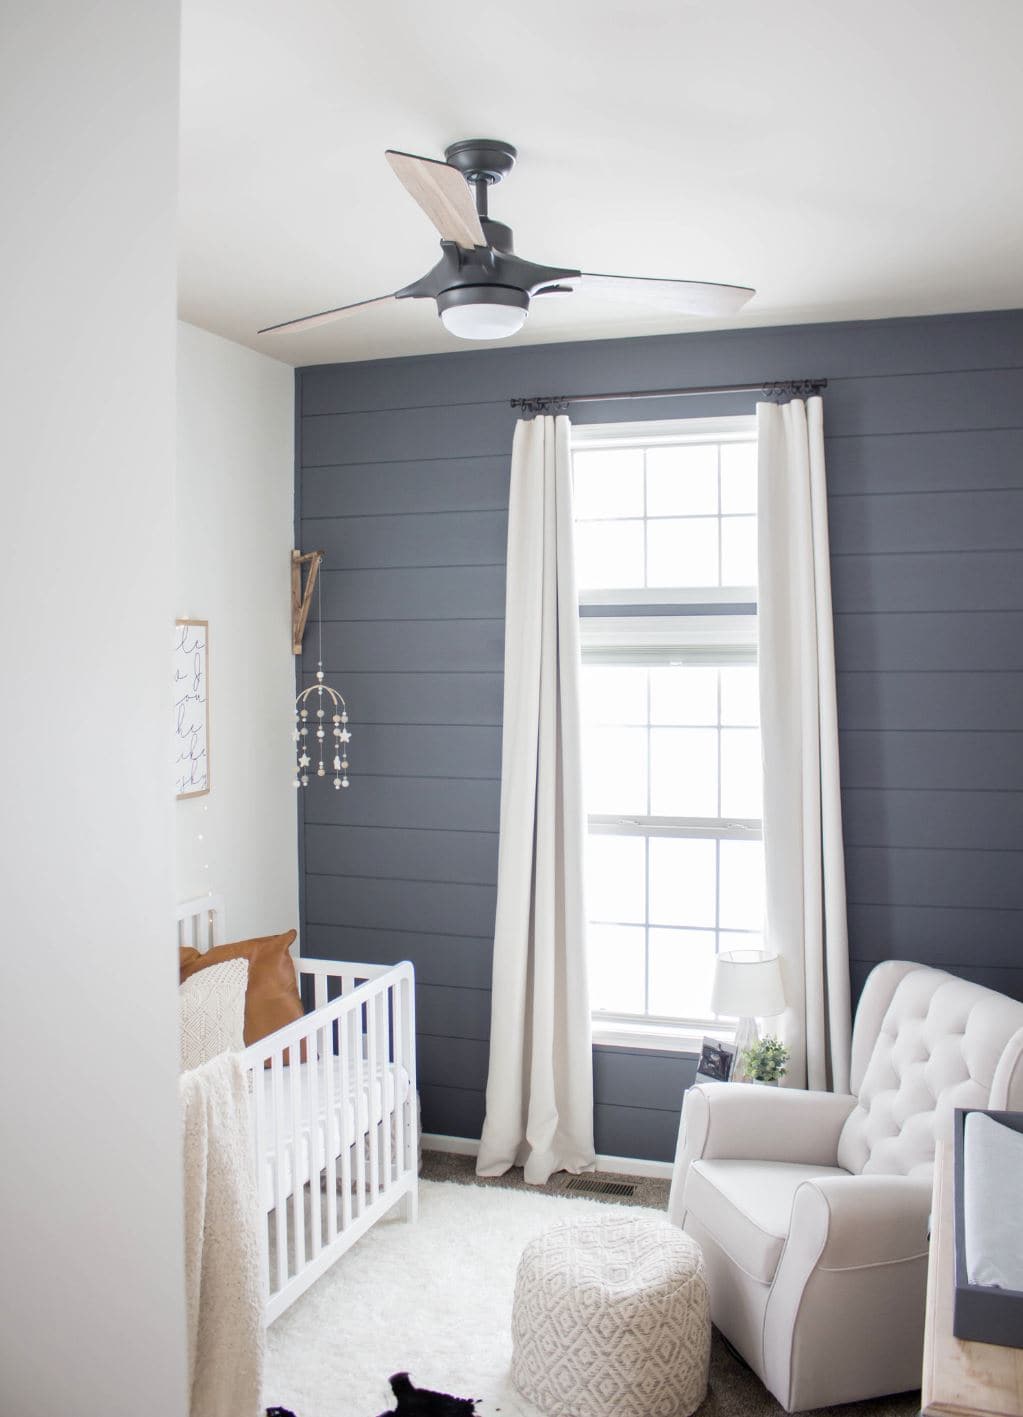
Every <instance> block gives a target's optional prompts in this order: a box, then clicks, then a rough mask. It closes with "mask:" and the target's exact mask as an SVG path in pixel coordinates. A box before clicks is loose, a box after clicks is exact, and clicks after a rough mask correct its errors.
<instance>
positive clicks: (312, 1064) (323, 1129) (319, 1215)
mask: <svg viewBox="0 0 1023 1417" xmlns="http://www.w3.org/2000/svg"><path fill="white" fill-rule="evenodd" d="M318 1043H319V1031H318V1030H317V1031H315V1032H313V1033H312V1034H310V1036H309V1042H308V1045H307V1047H308V1051H307V1054H306V1056H307V1058H308V1062H307V1063H306V1069H305V1070H306V1076H307V1077H308V1080H309V1089H308V1092H307V1094H306V1102H307V1110H306V1126H307V1128H308V1132H309V1245H310V1248H311V1251H312V1258H313V1259H316V1257H317V1255H318V1254H319V1253H320V1248H321V1246H322V1243H323V1241H322V1235H323V1224H322V1221H323V1205H322V1203H321V1201H320V1182H321V1179H322V1172H323V1149H324V1147H325V1146H328V1145H329V1139H330V1118H329V1116H328V1114H327V1113H326V1112H324V1113H323V1114H322V1115H323V1121H322V1122H321V1121H320V1116H321V1113H320V1066H321V1064H320V1062H319V1059H320V1058H322V1057H323V1055H322V1053H320V1051H319V1048H318V1046H317V1045H318ZM323 1066H324V1067H326V1062H324V1063H323Z"/></svg>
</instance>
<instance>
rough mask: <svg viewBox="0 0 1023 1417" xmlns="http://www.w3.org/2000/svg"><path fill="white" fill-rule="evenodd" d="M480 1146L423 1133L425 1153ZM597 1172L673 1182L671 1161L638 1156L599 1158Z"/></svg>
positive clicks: (472, 1152)
mask: <svg viewBox="0 0 1023 1417" xmlns="http://www.w3.org/2000/svg"><path fill="white" fill-rule="evenodd" d="M479 1149H480V1144H479V1142H478V1141H476V1140H474V1139H473V1138H472V1137H448V1136H444V1135H443V1133H441V1132H424V1133H423V1150H424V1151H447V1152H451V1153H452V1154H453V1155H455V1156H476V1155H478V1154H479ZM595 1169H596V1170H597V1171H617V1172H619V1173H620V1174H622V1175H625V1176H649V1177H652V1178H653V1179H654V1180H658V1181H670V1180H671V1162H670V1161H644V1160H642V1159H641V1158H640V1157H636V1156H598V1157H597V1165H596V1167H595Z"/></svg>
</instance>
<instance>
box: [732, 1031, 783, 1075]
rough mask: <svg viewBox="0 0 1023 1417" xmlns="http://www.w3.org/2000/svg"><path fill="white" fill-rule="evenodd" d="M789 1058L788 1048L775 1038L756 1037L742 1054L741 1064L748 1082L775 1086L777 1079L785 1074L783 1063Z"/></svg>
mask: <svg viewBox="0 0 1023 1417" xmlns="http://www.w3.org/2000/svg"><path fill="white" fill-rule="evenodd" d="M788 1060H789V1050H788V1049H787V1048H786V1047H785V1045H784V1043H782V1042H780V1041H779V1040H778V1039H777V1038H758V1039H757V1040H756V1041H755V1042H754V1043H751V1044H750V1046H749V1047H748V1048H747V1049H746V1050H745V1052H744V1053H743V1055H742V1065H743V1067H744V1069H745V1070H746V1076H747V1077H748V1078H749V1080H750V1082H762V1083H767V1084H768V1086H771V1087H777V1085H778V1079H779V1078H781V1077H784V1076H785V1064H786V1063H787V1062H788Z"/></svg>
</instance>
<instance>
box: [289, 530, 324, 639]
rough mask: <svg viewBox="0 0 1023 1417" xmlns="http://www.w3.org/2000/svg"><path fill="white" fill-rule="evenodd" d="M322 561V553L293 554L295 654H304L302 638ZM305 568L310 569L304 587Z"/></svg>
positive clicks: (292, 592)
mask: <svg viewBox="0 0 1023 1417" xmlns="http://www.w3.org/2000/svg"><path fill="white" fill-rule="evenodd" d="M322 561H323V552H322V551H307V552H306V553H305V554H304V555H303V554H302V552H301V551H292V553H291V648H292V651H293V653H295V654H301V653H302V637H303V635H304V634H305V626H306V621H307V620H308V619H309V607H310V606H311V605H312V603H313V591H314V590H315V589H316V577H317V576H318V575H319V573H320V565H321V563H322ZM303 566H308V567H309V569H308V571H307V572H306V578H305V586H304V587H303V585H302V567H303Z"/></svg>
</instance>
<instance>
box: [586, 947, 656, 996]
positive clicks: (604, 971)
mask: <svg viewBox="0 0 1023 1417" xmlns="http://www.w3.org/2000/svg"><path fill="white" fill-rule="evenodd" d="M645 934H646V931H645V930H644V929H643V927H642V926H641V925H590V926H589V927H588V928H587V931H586V954H587V962H588V964H589V974H590V1008H591V1009H593V1010H595V1011H598V1010H599V1011H600V1012H602V1013H610V1014H641V1013H643V1012H645V1009H646V960H645V958H644V948H643V945H644V941H643V937H644V935H645Z"/></svg>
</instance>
